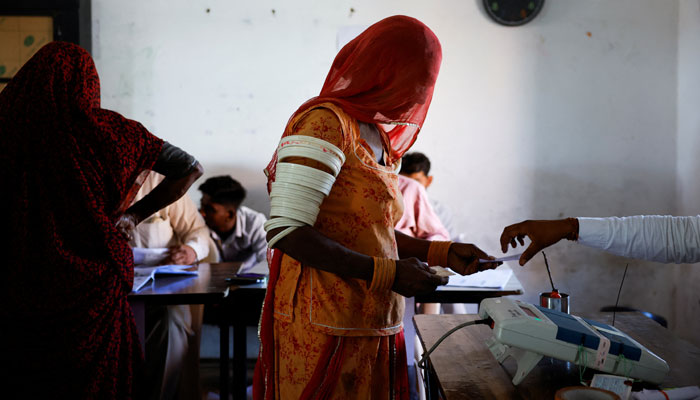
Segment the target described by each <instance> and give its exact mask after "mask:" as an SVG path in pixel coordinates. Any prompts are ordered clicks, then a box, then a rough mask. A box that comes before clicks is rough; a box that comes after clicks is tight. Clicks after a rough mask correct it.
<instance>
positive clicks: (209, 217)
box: [199, 175, 267, 270]
mask: <svg viewBox="0 0 700 400" xmlns="http://www.w3.org/2000/svg"><path fill="white" fill-rule="evenodd" d="M199 190H200V191H201V192H202V200H201V201H200V206H201V208H200V212H201V213H202V216H204V220H205V221H206V223H207V226H208V227H209V229H210V231H211V232H210V234H211V238H212V239H213V240H214V243H216V248H217V249H218V251H219V261H222V262H223V261H242V262H243V265H242V266H241V270H244V269H247V268H249V267H252V266H253V265H255V264H257V263H259V262H263V261H265V260H266V258H267V240H266V239H265V236H266V234H265V229H264V228H263V224H264V223H265V221H266V220H267V219H266V218H265V215H263V214H262V213H259V212H257V211H254V210H251V209H250V208H248V207H246V206H242V205H241V203H242V202H243V200H244V199H245V195H246V191H245V189H244V188H243V186H241V184H240V183H238V181H236V180H235V179H233V178H231V177H230V176H228V175H223V176H215V177H212V178H209V179H207V180H206V181H205V182H204V183H202V184H201V185H200V186H199Z"/></svg>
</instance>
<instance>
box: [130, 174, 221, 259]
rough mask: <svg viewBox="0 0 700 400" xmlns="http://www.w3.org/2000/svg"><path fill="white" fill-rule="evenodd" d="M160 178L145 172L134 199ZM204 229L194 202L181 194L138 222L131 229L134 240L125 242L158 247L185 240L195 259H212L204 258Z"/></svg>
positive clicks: (206, 239)
mask: <svg viewBox="0 0 700 400" xmlns="http://www.w3.org/2000/svg"><path fill="white" fill-rule="evenodd" d="M164 178H165V177H164V176H163V175H160V174H158V173H156V172H151V173H150V174H148V178H146V181H145V182H144V183H143V186H141V189H139V192H138V193H137V194H136V197H135V198H134V202H136V201H137V200H140V199H141V198H143V197H144V196H145V195H146V194H148V193H149V192H150V191H151V190H153V188H155V187H156V186H157V185H158V184H159V183H160V182H161V181H162V180H163V179H164ZM208 232H209V230H208V229H207V225H206V223H205V222H204V218H202V215H201V214H199V211H198V210H197V205H195V204H194V202H193V201H192V199H190V197H189V196H187V194H185V195H184V196H182V197H180V198H179V199H178V200H177V201H175V202H174V203H172V204H170V205H169V206H167V207H165V208H162V209H160V210H158V211H157V212H156V213H154V214H153V215H151V216H150V217H148V218H146V219H145V220H144V221H142V222H141V223H140V224H138V226H136V230H135V231H134V240H132V241H131V242H129V245H131V246H132V247H145V248H162V247H171V246H177V245H180V244H185V245H187V246H190V247H191V248H192V249H193V250H194V252H195V253H196V254H197V260H200V261H205V262H206V261H213V260H211V259H209V258H207V255H209V243H210V240H211V239H209V234H208Z"/></svg>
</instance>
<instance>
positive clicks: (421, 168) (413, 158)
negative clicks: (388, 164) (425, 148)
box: [399, 151, 459, 241]
mask: <svg viewBox="0 0 700 400" xmlns="http://www.w3.org/2000/svg"><path fill="white" fill-rule="evenodd" d="M399 173H400V174H401V175H403V176H407V177H409V178H411V179H414V180H416V181H418V183H420V184H421V185H423V187H424V188H425V189H428V186H430V185H431V184H432V183H433V176H432V175H428V174H429V173H430V159H428V157H426V156H425V154H423V153H419V152H417V151H416V152H412V153H407V154H406V155H404V156H403V158H402V159H401V171H400V172H399ZM429 200H430V205H431V206H432V207H433V210H434V211H435V214H436V215H437V217H438V218H439V219H440V222H442V225H443V226H444V227H445V229H447V232H449V237H450V238H452V240H454V241H458V239H459V232H457V231H456V229H455V227H454V224H453V222H452V212H451V211H450V209H449V208H448V207H446V206H445V205H443V204H442V203H440V202H439V201H437V200H435V199H433V198H430V199H429Z"/></svg>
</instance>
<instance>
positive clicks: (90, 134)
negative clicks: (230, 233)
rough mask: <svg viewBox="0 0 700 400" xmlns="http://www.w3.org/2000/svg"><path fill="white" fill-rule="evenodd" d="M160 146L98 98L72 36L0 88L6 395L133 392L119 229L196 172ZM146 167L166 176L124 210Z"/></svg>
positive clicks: (0, 352) (128, 259) (134, 348)
mask: <svg viewBox="0 0 700 400" xmlns="http://www.w3.org/2000/svg"><path fill="white" fill-rule="evenodd" d="M166 147H167V146H166ZM172 147H174V146H172ZM175 149H176V148H175ZM164 153H165V152H164V142H163V141H162V140H161V139H159V138H157V137H155V136H154V135H152V134H151V133H149V132H148V131H147V130H146V129H145V128H144V127H143V126H142V125H141V124H139V123H138V122H136V121H132V120H129V119H126V118H124V117H123V116H121V115H119V114H118V113H116V112H112V111H109V110H105V109H102V108H100V87H99V78H98V76H97V71H96V70H95V66H94V63H93V61H92V58H91V57H90V55H89V54H88V53H87V52H86V51H85V50H83V49H82V48H80V47H79V46H76V45H73V44H69V43H62V42H52V43H49V44H47V45H46V46H44V47H43V48H42V49H41V50H39V52H37V54H35V55H34V56H33V57H32V58H31V59H30V60H29V61H28V62H27V63H26V64H25V65H24V66H23V67H22V69H21V70H20V71H19V72H18V73H17V75H16V76H15V77H14V78H13V79H12V80H11V81H10V82H9V84H8V85H7V87H6V88H5V89H4V90H3V91H2V92H0V165H2V168H0V181H2V183H3V186H4V187H5V190H4V193H3V195H2V197H1V200H0V210H3V211H4V212H6V213H7V214H8V217H7V218H6V226H5V228H4V231H5V238H4V239H3V240H2V241H1V244H0V249H1V251H0V254H2V256H3V263H2V280H0V282H2V283H0V304H2V307H0V320H1V321H2V328H1V329H0V336H1V337H0V365H2V366H3V370H4V372H3V374H2V375H1V376H2V378H1V380H0V382H2V385H0V386H1V387H2V389H0V391H2V393H3V396H5V395H8V394H9V397H8V398H19V397H22V398H75V399H79V398H80V399H86V398H95V399H125V398H131V397H132V390H133V387H134V384H135V368H134V367H135V366H136V365H138V364H139V363H140V362H141V358H142V356H141V350H140V346H139V342H138V336H137V332H136V328H135V324H134V319H133V316H132V313H131V309H130V307H129V304H128V303H127V299H126V296H127V294H128V293H129V292H130V291H131V286H132V281H133V257H132V252H131V249H130V247H129V246H128V244H127V235H126V234H125V233H127V234H128V232H129V229H130V228H133V226H134V225H135V224H137V223H138V222H140V221H141V220H143V219H144V218H146V217H148V216H149V215H150V214H152V213H153V212H155V211H156V210H158V209H160V208H161V207H163V206H165V205H167V204H169V203H171V202H172V201H174V200H176V199H177V198H179V197H180V196H181V195H182V194H183V193H184V192H185V191H186V190H187V188H188V187H189V185H191V183H192V182H193V181H194V180H195V179H196V178H197V177H198V176H200V175H201V173H202V172H201V167H200V166H199V164H198V163H197V162H196V161H192V160H193V159H191V160H190V161H189V165H182V163H180V164H178V162H175V163H174V164H178V165H179V166H178V167H175V168H173V165H174V164H173V163H172V162H171V163H168V162H167V160H165V159H164V158H163V157H164ZM171 161H172V160H171ZM159 164H160V165H161V167H159V166H158V165H159ZM149 169H154V170H159V169H160V171H159V172H161V173H164V174H165V175H166V176H168V178H166V181H167V182H166V181H164V182H165V183H164V184H163V185H162V187H159V189H156V190H154V191H153V192H152V193H151V195H150V196H146V197H145V198H144V199H143V200H142V201H139V202H137V203H136V204H134V205H133V206H131V207H130V208H129V209H128V210H126V211H125V210H124V209H125V205H129V204H130V202H131V198H132V196H133V195H134V194H135V193H136V189H137V186H138V181H139V177H140V176H143V173H144V171H147V170H149ZM175 170H177V173H174V172H173V171H175Z"/></svg>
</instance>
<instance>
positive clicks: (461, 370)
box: [414, 313, 700, 400]
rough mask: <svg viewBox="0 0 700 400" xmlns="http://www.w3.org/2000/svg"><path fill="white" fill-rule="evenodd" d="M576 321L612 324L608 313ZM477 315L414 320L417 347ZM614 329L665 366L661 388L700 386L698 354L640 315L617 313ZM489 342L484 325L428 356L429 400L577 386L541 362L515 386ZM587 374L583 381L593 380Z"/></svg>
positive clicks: (567, 371)
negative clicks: (419, 342) (650, 353)
mask: <svg viewBox="0 0 700 400" xmlns="http://www.w3.org/2000/svg"><path fill="white" fill-rule="evenodd" d="M580 316H582V317H585V318H590V319H593V320H596V321H600V322H604V323H607V324H610V323H611V321H612V314H611V313H583V314H580ZM474 319H479V317H478V315H475V314H468V315H416V316H415V317H414V323H415V326H416V331H417V332H418V335H419V337H420V340H421V343H422V344H423V346H424V347H425V348H430V347H431V346H432V345H433V344H435V342H436V341H437V340H438V339H439V338H440V337H441V336H442V335H443V334H444V333H445V332H447V331H448V330H450V329H451V328H453V327H455V326H457V325H459V324H460V323H463V322H466V321H469V320H474ZM615 327H616V328H619V329H620V330H622V331H623V332H625V333H627V334H628V335H630V336H631V337H632V338H634V339H635V340H637V341H638V342H639V343H641V344H642V345H644V346H646V347H647V348H648V349H649V350H650V351H652V352H653V353H655V354H657V355H658V356H659V357H661V358H663V359H664V360H666V362H667V363H668V365H669V366H670V367H671V371H670V372H669V374H668V375H667V376H666V379H665V380H664V382H663V383H662V384H661V386H662V387H675V386H688V385H698V384H700V373H698V371H700V349H699V348H697V347H696V346H694V345H693V344H691V343H689V342H687V341H685V340H683V339H680V338H678V337H677V336H676V335H674V334H673V333H672V332H670V331H669V330H667V329H665V328H663V327H662V326H661V325H659V324H657V323H656V322H654V321H652V320H651V319H649V318H647V317H645V316H643V315H642V314H640V313H617V316H616V317H615ZM490 336H491V328H489V327H488V326H486V325H476V326H468V327H465V328H463V329H460V330H459V331H457V332H455V333H453V334H452V335H451V336H450V337H448V338H447V339H445V341H443V342H442V343H441V344H440V345H439V347H438V348H437V349H436V350H435V351H434V352H433V353H432V354H431V355H430V358H429V361H430V362H429V375H430V378H431V379H430V380H429V382H431V383H432V384H431V387H430V390H431V392H432V393H431V394H432V395H433V398H436V397H435V395H436V394H437V392H439V395H440V396H441V397H442V398H445V399H447V400H458V399H494V400H496V399H499V400H500V399H533V400H534V399H537V400H540V399H553V398H554V393H555V392H556V391H557V390H558V389H560V388H562V387H566V386H577V385H579V383H578V382H579V369H578V366H576V365H574V364H572V363H569V362H565V361H561V360H556V359H552V358H550V357H544V358H543V359H542V360H541V361H540V363H539V364H538V365H537V366H536V367H535V368H534V369H533V370H532V371H531V372H530V373H529V374H528V375H527V376H526V377H525V379H524V380H523V381H522V382H521V383H520V384H519V385H518V386H514V385H513V383H512V382H511V379H512V377H513V376H514V374H515V370H516V365H515V362H514V361H513V360H512V359H508V360H506V362H505V364H504V365H503V366H501V365H499V363H498V362H497V361H496V359H495V358H494V356H493V355H492V354H491V352H490V351H489V350H488V348H487V347H486V345H485V344H484V342H485V341H486V339H488V338H489V337H490ZM593 373H594V372H592V371H591V370H590V369H587V370H586V373H585V374H584V379H590V378H591V377H592V376H593Z"/></svg>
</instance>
